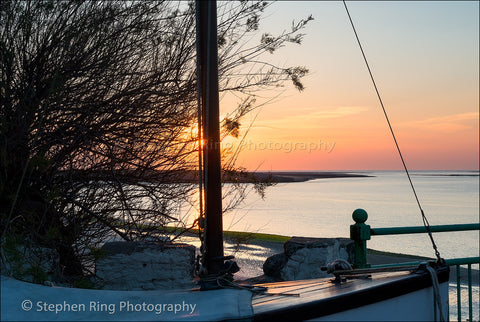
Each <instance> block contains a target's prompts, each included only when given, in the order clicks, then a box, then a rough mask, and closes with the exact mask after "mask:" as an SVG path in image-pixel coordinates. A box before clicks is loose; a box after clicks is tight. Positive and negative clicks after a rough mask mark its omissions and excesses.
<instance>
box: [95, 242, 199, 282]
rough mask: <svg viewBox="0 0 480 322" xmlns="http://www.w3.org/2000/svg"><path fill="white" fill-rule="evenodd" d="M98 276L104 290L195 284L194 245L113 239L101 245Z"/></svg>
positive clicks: (97, 264)
mask: <svg viewBox="0 0 480 322" xmlns="http://www.w3.org/2000/svg"><path fill="white" fill-rule="evenodd" d="M102 251H103V253H104V256H102V258H101V259H98V260H97V262H96V276H97V277H98V278H100V279H101V280H102V284H103V285H102V286H103V289H110V290H154V289H176V288H189V287H192V285H193V284H192V279H193V276H194V270H195V247H194V246H191V245H186V244H172V243H144V242H111V243H106V244H105V245H104V246H103V247H102Z"/></svg>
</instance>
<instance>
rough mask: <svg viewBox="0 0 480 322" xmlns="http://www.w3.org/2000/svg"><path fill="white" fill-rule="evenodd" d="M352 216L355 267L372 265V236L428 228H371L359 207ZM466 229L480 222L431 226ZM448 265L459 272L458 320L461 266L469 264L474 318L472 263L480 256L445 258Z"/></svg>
mask: <svg viewBox="0 0 480 322" xmlns="http://www.w3.org/2000/svg"><path fill="white" fill-rule="evenodd" d="M352 218H353V220H354V221H355V224H353V225H351V226H350V239H352V240H353V241H354V245H355V260H354V265H353V266H354V267H355V268H369V267H372V266H371V265H370V264H368V263H367V240H370V237H371V236H381V235H399V234H418V233H426V232H427V229H426V228H425V227H423V226H414V227H390V228H371V227H370V225H367V224H365V221H367V219H368V214H367V212H366V211H365V210H363V209H357V210H355V211H354V212H353V214H352ZM466 230H480V224H478V223H474V224H459V225H438V226H430V231H431V232H452V231H466ZM445 262H446V264H447V265H448V266H455V267H456V273H457V276H456V277H457V317H458V321H461V319H462V310H461V308H462V307H461V306H462V299H461V274H460V272H461V268H460V266H462V265H467V277H468V314H469V321H472V320H473V294H472V264H479V263H480V257H467V258H455V259H447V260H445ZM420 263H421V262H409V263H401V264H385V265H375V266H373V267H375V268H380V267H396V266H404V265H418V264H420Z"/></svg>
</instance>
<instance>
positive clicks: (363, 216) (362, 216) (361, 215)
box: [352, 209, 368, 224]
mask: <svg viewBox="0 0 480 322" xmlns="http://www.w3.org/2000/svg"><path fill="white" fill-rule="evenodd" d="M352 218H353V220H354V221H355V222H356V223H357V224H361V223H364V222H366V221H367V218H368V214H367V212H366V211H365V210H363V209H355V211H354V212H353V214H352Z"/></svg>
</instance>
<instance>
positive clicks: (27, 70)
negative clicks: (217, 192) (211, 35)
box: [0, 0, 310, 276]
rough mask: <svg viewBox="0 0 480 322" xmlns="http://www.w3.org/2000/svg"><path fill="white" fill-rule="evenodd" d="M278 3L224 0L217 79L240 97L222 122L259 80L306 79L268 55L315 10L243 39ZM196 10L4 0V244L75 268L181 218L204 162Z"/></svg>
mask: <svg viewBox="0 0 480 322" xmlns="http://www.w3.org/2000/svg"><path fill="white" fill-rule="evenodd" d="M268 5H269V4H268V3H266V2H263V1H240V2H225V3H223V4H222V5H221V6H220V7H219V25H218V28H219V29H218V34H219V39H218V43H219V48H220V49H219V50H220V52H219V75H220V88H221V91H222V92H224V93H237V94H236V95H238V97H239V98H240V99H241V100H242V101H243V103H241V104H240V105H239V109H238V110H237V111H236V112H235V113H233V115H232V116H230V117H229V118H226V119H225V121H224V130H225V134H224V135H229V134H231V135H233V136H235V137H239V136H240V135H241V134H240V131H239V129H240V124H241V123H240V119H241V118H242V117H243V116H244V115H246V114H247V113H249V112H250V111H251V110H253V109H254V108H256V107H255V106H254V104H255V99H254V96H255V92H256V91H258V90H261V89H264V88H268V87H275V86H280V85H281V84H283V83H284V82H285V81H289V80H291V81H292V82H293V83H294V85H295V86H296V87H297V88H298V89H302V88H303V85H302V84H301V81H300V80H301V78H302V77H303V76H304V75H305V74H306V73H307V70H306V69H305V68H304V67H289V68H283V67H277V66H275V65H272V64H270V63H268V62H266V61H263V60H262V59H261V57H262V54H263V53H266V52H274V50H275V49H277V48H280V47H281V46H283V45H285V44H286V43H292V42H293V43H300V41H301V38H302V36H303V35H302V34H300V33H299V31H300V30H301V29H302V28H303V26H304V25H305V23H306V22H308V20H310V18H307V19H306V20H304V21H302V22H301V23H298V24H295V25H293V27H292V30H291V31H289V32H285V33H283V34H281V35H279V36H268V37H269V38H268V41H267V40H262V41H260V43H257V44H251V43H247V42H246V41H245V40H244V39H246V38H247V36H248V35H250V34H251V33H254V32H255V31H256V30H257V29H258V28H259V24H260V22H261V14H262V12H263V11H264V10H265V8H266V7H267V6H268ZM194 12H195V10H194V5H193V3H185V2H181V1H180V2H176V1H114V0H112V1H94V0H92V1H86V0H85V1H82V0H80V1H79V0H69V1H67V0H66V1H49V0H35V1H34V0H30V1H15V0H9V1H8V0H7V1H2V5H1V9H0V21H1V23H0V35H1V38H0V58H1V59H0V70H1V83H0V94H1V110H0V129H1V132H0V228H1V233H2V245H3V243H4V241H5V240H6V236H7V235H11V236H22V237H23V238H24V239H25V240H27V241H28V242H29V243H34V244H38V245H40V246H42V247H50V248H54V249H56V250H57V251H58V253H59V255H60V264H61V265H62V266H63V269H64V274H65V275H66V276H79V275H82V274H84V273H85V271H86V270H88V267H89V266H90V264H89V262H88V260H87V259H89V260H92V257H93V256H92V252H91V251H90V249H93V248H91V247H96V246H98V245H99V244H100V243H102V242H104V241H105V240H107V239H112V238H121V239H124V240H138V239H145V238H149V239H152V238H153V239H155V238H161V237H162V236H163V235H164V233H165V231H164V229H163V227H165V226H166V225H167V224H172V223H173V224H177V225H179V226H185V223H184V222H183V221H182V220H183V219H182V217H181V216H179V211H180V208H181V206H182V205H183V204H185V203H193V200H194V199H195V197H196V196H195V191H196V190H195V189H196V187H195V184H194V182H195V178H194V177H192V176H191V173H192V172H193V171H194V170H195V169H196V168H197V166H198V164H197V150H198V142H199V138H198V137H197V136H196V135H195V134H192V133H193V129H195V128H196V127H197V118H196V117H197V107H196V102H197V94H196V86H197V85H196V72H195V70H196V61H195V54H196V51H195V36H194V35H195V15H194ZM262 39H263V38H262ZM245 70H249V72H248V73H247V74H245ZM230 158H231V159H230V160H225V161H224V164H225V167H226V170H227V171H229V172H232V171H233V172H234V171H236V169H235V166H234V160H235V158H236V156H235V155H233V156H230ZM238 187H240V185H234V189H239V190H237V191H240V192H239V193H238V196H239V198H241V197H242V196H244V189H245V188H244V187H242V188H238Z"/></svg>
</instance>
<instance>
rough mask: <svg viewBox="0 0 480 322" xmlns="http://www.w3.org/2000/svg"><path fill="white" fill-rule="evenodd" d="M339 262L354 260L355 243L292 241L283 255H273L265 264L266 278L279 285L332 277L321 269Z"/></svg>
mask: <svg viewBox="0 0 480 322" xmlns="http://www.w3.org/2000/svg"><path fill="white" fill-rule="evenodd" d="M336 259H344V260H346V261H348V262H349V263H353V260H354V246H353V241H352V240H350V239H349V238H307V237H292V238H291V239H290V240H288V241H287V242H286V243H285V245H284V252H283V253H280V254H276V255H273V256H271V257H269V258H267V260H266V261H265V263H264V264H263V271H264V273H265V275H266V276H269V277H272V278H274V279H275V280H278V281H291V280H300V279H311V278H321V277H327V276H331V275H329V274H327V273H326V272H325V271H322V270H321V267H322V266H326V265H327V264H329V263H331V262H333V261H334V260H336Z"/></svg>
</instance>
